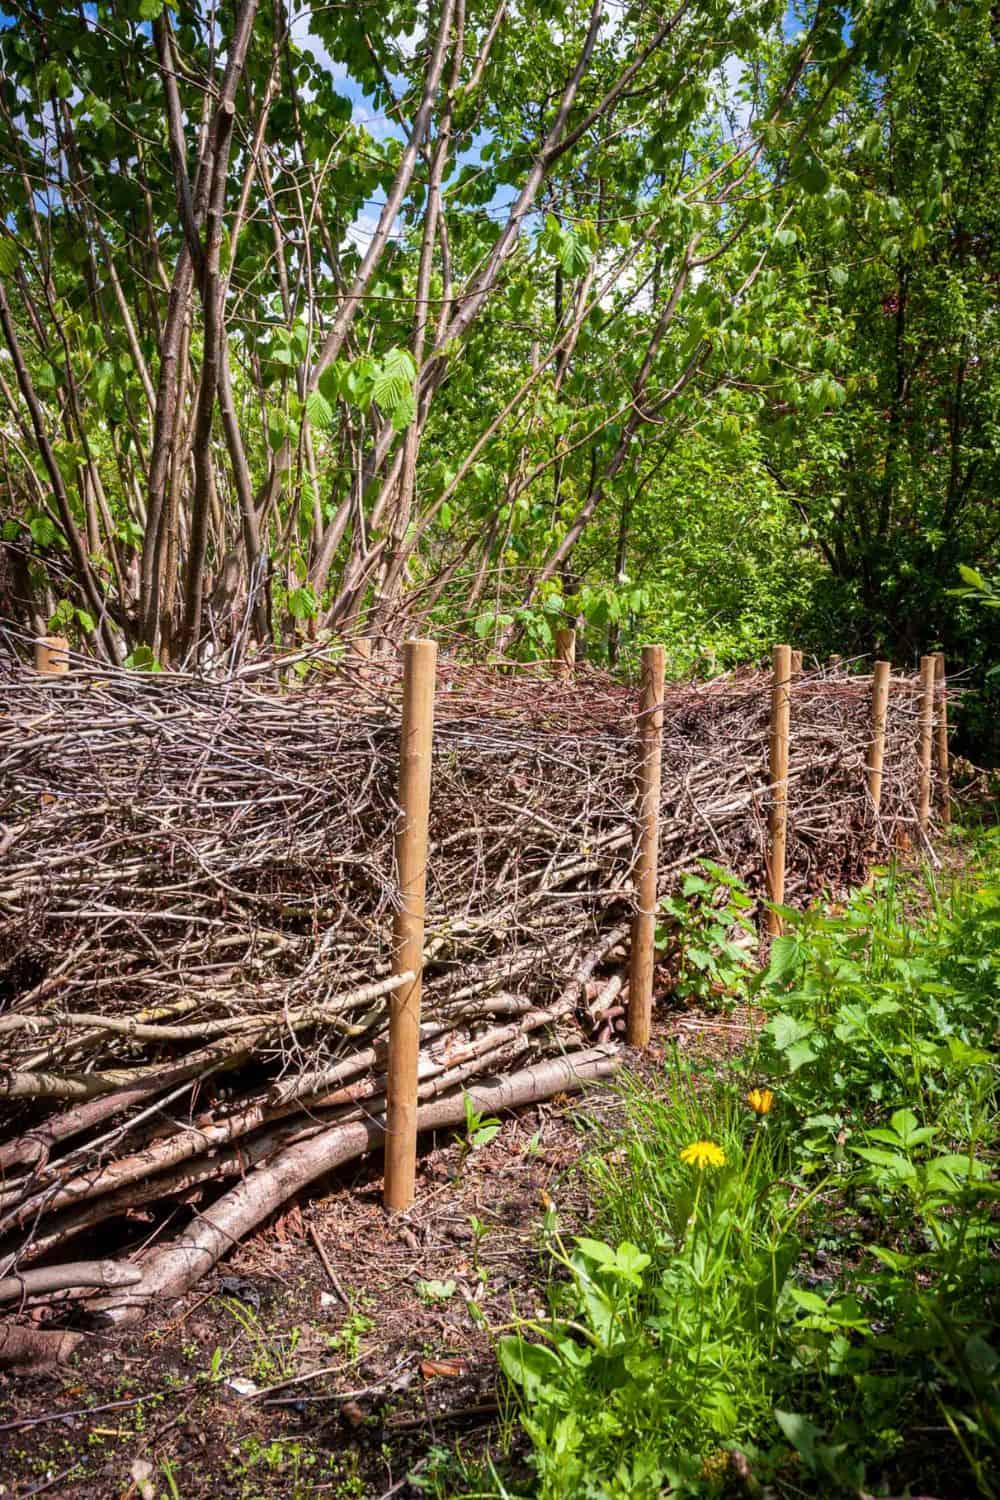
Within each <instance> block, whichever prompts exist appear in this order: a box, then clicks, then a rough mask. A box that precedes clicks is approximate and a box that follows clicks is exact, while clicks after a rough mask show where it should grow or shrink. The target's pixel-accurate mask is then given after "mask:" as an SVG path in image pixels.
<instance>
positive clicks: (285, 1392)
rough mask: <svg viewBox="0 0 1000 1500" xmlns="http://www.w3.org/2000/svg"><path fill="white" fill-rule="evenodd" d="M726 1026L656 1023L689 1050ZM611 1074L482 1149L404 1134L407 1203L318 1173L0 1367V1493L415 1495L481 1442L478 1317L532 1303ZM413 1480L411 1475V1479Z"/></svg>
mask: <svg viewBox="0 0 1000 1500" xmlns="http://www.w3.org/2000/svg"><path fill="white" fill-rule="evenodd" d="M745 1035H746V1030H745V1022H742V1021H740V1020H739V1019H737V1018H734V1019H731V1020H726V1019H723V1018H720V1017H718V1016H702V1015H698V1014H697V1013H694V1012H683V1013H677V1012H674V1013H673V1014H671V1015H667V1016H664V1017H662V1018H661V1021H660V1024H659V1027H658V1030H657V1035H656V1038H655V1041H654V1044H653V1046H652V1047H651V1048H650V1051H649V1053H648V1054H647V1055H646V1057H645V1058H644V1059H643V1063H642V1071H643V1072H644V1073H651V1074H655V1073H656V1072H657V1071H658V1070H659V1068H660V1066H661V1063H662V1059H663V1055H664V1052H665V1050H666V1047H667V1045H668V1044H669V1043H670V1042H671V1041H676V1042H677V1044H678V1045H679V1046H681V1047H683V1048H684V1049H686V1050H687V1051H689V1052H691V1053H695V1054H699V1055H700V1054H704V1055H705V1056H706V1057H709V1058H711V1057H719V1056H724V1055H726V1054H728V1053H730V1052H732V1051H734V1050H736V1049H737V1048H738V1047H739V1046H740V1045H741V1042H742V1040H743V1039H744V1037H745ZM615 1110H616V1102H615V1094H614V1090H613V1087H607V1086H605V1087H601V1088H595V1089H592V1090H591V1091H590V1092H589V1093H588V1094H587V1095H586V1096H583V1097H581V1096H574V1097H573V1098H568V1097H566V1096H563V1097H562V1098H559V1099H556V1100H554V1101H551V1102H549V1103H547V1104H543V1105H539V1106H536V1107H534V1108H531V1109H527V1110H524V1111H521V1112H520V1113H519V1114H517V1115H516V1116H514V1117H508V1118H506V1119H505V1120H504V1122H503V1124H502V1127H501V1129H500V1130H499V1132H498V1133H497V1134H496V1136H495V1137H494V1139H493V1140H492V1141H490V1142H489V1143H488V1144H485V1145H482V1146H479V1147H477V1148H475V1149H470V1147H469V1144H468V1141H467V1140H466V1139H465V1138H464V1136H463V1135H462V1134H456V1133H452V1132H448V1133H444V1132H442V1133H441V1134H439V1135H438V1136H437V1137H436V1138H431V1139H429V1140H427V1141H426V1142H425V1143H423V1149H422V1152H421V1159H420V1166H419V1176H418V1184H417V1200H416V1203H415V1206H414V1208H413V1210H412V1211H411V1212H410V1213H409V1214H408V1215H406V1216H405V1217H397V1218H393V1219H390V1218H387V1216H386V1215H385V1214H384V1212H383V1210H382V1207H381V1172H380V1163H379V1162H378V1161H377V1160H370V1161H364V1162H361V1163H359V1164H357V1165H356V1166H355V1167H354V1168H353V1169H352V1170H348V1171H345V1172H343V1173H341V1174H338V1175H336V1176H335V1177H331V1178H330V1179H329V1180H328V1181H327V1182H325V1183H322V1184H320V1185H319V1187H318V1188H317V1190H316V1191H314V1192H313V1193H311V1194H309V1195H303V1196H302V1197H301V1198H300V1199H299V1200H298V1201H297V1202H295V1203H294V1204H293V1205H292V1206H291V1207H290V1208H289V1209H287V1210H286V1211H285V1212H284V1213H283V1214H282V1215H281V1216H280V1217H278V1218H276V1219H274V1220H272V1221H270V1223H268V1224H267V1225H266V1226H265V1227H263V1228H262V1229H261V1230H260V1231H259V1232H258V1233H257V1234H255V1235H254V1236H253V1237H252V1238H250V1239H249V1240H247V1241H246V1242H245V1243H243V1244H242V1245H240V1246H238V1247H237V1248H236V1249H235V1250H234V1251H233V1253H232V1255H230V1256H229V1257H228V1258H227V1260H226V1261H225V1262H224V1263H223V1264H222V1265H221V1266H220V1267H219V1268H218V1270H217V1271H216V1272H214V1273H213V1274H212V1275H211V1276H210V1277H207V1278H206V1279H205V1280H204V1281H203V1282H202V1283H200V1284H199V1286H198V1287H196V1288H195V1290H194V1291H193V1292H191V1293H190V1294H189V1295H188V1296H186V1297H184V1298H183V1299H181V1300H179V1301H175V1302H172V1303H170V1304H167V1305H165V1306H162V1307H160V1308H158V1309H157V1310H156V1311H155V1313H151V1314H150V1316H149V1317H148V1318H147V1319H146V1321H145V1322H144V1323H143V1324H141V1325H140V1326H138V1327H136V1328H132V1329H128V1330H125V1331H115V1332H97V1333H90V1334H88V1336H87V1340H86V1343H85V1344H84V1345H83V1346H81V1348H80V1349H79V1350H78V1351H77V1352H76V1354H75V1355H74V1356H73V1359H72V1363H71V1364H70V1365H68V1366H65V1367H61V1368H59V1369H58V1370H57V1371H50V1372H47V1373H44V1374H42V1373H39V1374H35V1375H14V1374H10V1373H4V1374H0V1496H3V1497H4V1500H8V1497H9V1500H14V1497H16V1500H25V1497H27V1496H33V1495H45V1496H47V1497H49V1500H57V1497H61V1496H67V1497H70V1496H72V1497H79V1500H111V1497H114V1500H118V1497H123V1500H124V1497H128V1500H152V1497H153V1496H154V1495H155V1496H157V1497H160V1500H167V1497H169V1500H230V1497H232V1500H270V1497H278V1496H280V1497H282V1500H299V1497H302V1500H304V1497H307V1496H313V1495H316V1496H331V1497H337V1500H383V1497H386V1500H388V1497H389V1496H398V1497H399V1500H413V1497H416V1496H418V1495H420V1494H421V1493H424V1491H422V1490H421V1488H420V1479H421V1478H422V1477H423V1478H424V1479H425V1480H426V1479H427V1477H428V1473H429V1470H430V1469H431V1468H432V1467H433V1465H434V1463H435V1460H436V1456H438V1455H439V1454H440V1452H441V1450H442V1449H449V1448H452V1447H454V1445H455V1443H456V1442H461V1443H462V1446H463V1448H466V1449H468V1451H470V1452H474V1453H475V1452H483V1451H485V1450H486V1449H488V1448H489V1447H490V1445H491V1444H495V1443H496V1442H497V1441H498V1439H499V1434H500V1431H501V1428H502V1424H503V1411H502V1403H503V1395H502V1392H501V1391H498V1385H497V1367H496V1362H495V1358H494V1355H493V1338H494V1333H493V1330H496V1329H497V1328H498V1327H500V1326H501V1325H503V1324H504V1323H505V1322H507V1321H508V1320H509V1318H510V1315H511V1311H512V1310H513V1309H515V1308H516V1309H517V1311H518V1312H520V1313H528V1312H532V1311H535V1310H537V1309H540V1308H543V1307H544V1306H545V1283H546V1277H547V1270H546V1266H545V1261H544V1257H540V1256H539V1253H538V1247H539V1232H540V1225H541V1221H542V1218H543V1216H544V1214H545V1213H546V1210H547V1209H549V1208H550V1207H551V1206H552V1205H553V1204H554V1205H555V1206H556V1207H557V1211H558V1214H559V1223H560V1227H561V1228H562V1229H563V1230H565V1231H566V1232H567V1233H569V1234H572V1233H573V1232H579V1231H580V1230H581V1229H582V1228H583V1227H584V1226H585V1225H586V1224H587V1220H588V1213H589V1205H588V1201H587V1190H586V1184H585V1182H584V1180H583V1177H582V1174H580V1173H579V1172H576V1171H574V1170H573V1168H574V1165H575V1163H576V1162H577V1161H578V1160H579V1158H580V1156H581V1154H582V1153H584V1152H585V1151H586V1150H587V1149H588V1148H589V1147H591V1146H592V1145H593V1141H594V1135H593V1128H594V1126H595V1125H599V1124H600V1123H602V1122H603V1123H605V1124H610V1123H611V1122H612V1120H613V1118H614V1114H615ZM176 1228H177V1221H176V1219H174V1220H168V1221H163V1222H161V1221H160V1220H152V1219H144V1218H142V1217H141V1216H140V1215H138V1214H137V1215H136V1221H135V1222H134V1223H131V1224H126V1223H124V1222H123V1221H117V1223H116V1224H115V1225H114V1226H110V1227H109V1230H108V1232H107V1234H105V1235H104V1236H103V1237H102V1238H99V1239H95V1240H94V1241H93V1242H92V1244H91V1245H90V1247H89V1249H88V1253H89V1252H90V1251H92V1252H93V1253H95V1254H110V1253H116V1254H119V1255H121V1254H127V1253H128V1252H129V1250H132V1251H134V1250H135V1249H137V1248H138V1246H139V1245H141V1244H142V1243H143V1242H144V1241H148V1240H149V1239H150V1237H151V1236H153V1235H157V1234H160V1233H172V1232H174V1231H175V1230H176ZM411 1476H412V1477H411Z"/></svg>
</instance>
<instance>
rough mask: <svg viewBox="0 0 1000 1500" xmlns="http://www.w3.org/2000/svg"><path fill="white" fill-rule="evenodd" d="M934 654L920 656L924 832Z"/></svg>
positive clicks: (924, 825) (923, 828)
mask: <svg viewBox="0 0 1000 1500" xmlns="http://www.w3.org/2000/svg"><path fill="white" fill-rule="evenodd" d="M935 666H936V662H935V659H934V657H933V656H922V657H921V658H920V715H919V726H920V732H919V738H918V742H917V759H918V764H919V770H920V778H919V805H918V809H917V813H918V821H919V823H920V828H921V831H922V832H923V833H926V832H927V825H928V824H929V823H930V820H931V749H932V747H933V742H934V670H935Z"/></svg>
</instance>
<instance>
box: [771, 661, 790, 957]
mask: <svg viewBox="0 0 1000 1500" xmlns="http://www.w3.org/2000/svg"><path fill="white" fill-rule="evenodd" d="M791 677H792V651H791V648H790V647H789V646H775V648H774V650H773V652H772V670H771V737H770V745H769V752H770V753H769V762H770V764H769V771H770V781H771V810H770V814H769V817H768V829H769V834H770V839H769V842H770V850H769V854H768V860H767V895H768V899H769V900H770V901H773V902H775V903H777V904H778V905H779V906H780V905H781V903H782V902H783V901H784V899H785V851H786V848H787V845H788V736H789V729H790V725H791V708H792V695H791V693H790V691H789V685H790V683H791ZM767 930H768V932H769V933H770V935H771V936H772V937H778V936H779V935H780V933H781V917H780V916H779V915H778V913H777V912H776V911H769V912H768V914H767Z"/></svg>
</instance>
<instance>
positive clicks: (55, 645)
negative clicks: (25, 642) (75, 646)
mask: <svg viewBox="0 0 1000 1500" xmlns="http://www.w3.org/2000/svg"><path fill="white" fill-rule="evenodd" d="M68 651H69V641H68V640H67V639H66V637H65V636H64V635H40V636H39V637H38V639H37V640H36V641H35V671H36V672H41V673H42V674H43V675H44V676H46V677H51V676H54V675H56V674H58V673H61V672H68V671H69V657H68V655H67V654H66V653H67V652H68Z"/></svg>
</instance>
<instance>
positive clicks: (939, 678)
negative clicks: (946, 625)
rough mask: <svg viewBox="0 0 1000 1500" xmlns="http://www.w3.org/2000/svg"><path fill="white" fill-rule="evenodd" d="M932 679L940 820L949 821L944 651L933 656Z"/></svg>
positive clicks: (946, 693)
mask: <svg viewBox="0 0 1000 1500" xmlns="http://www.w3.org/2000/svg"><path fill="white" fill-rule="evenodd" d="M934 680H935V682H936V683H937V686H938V689H939V691H940V695H941V701H940V703H939V705H938V717H937V766H938V787H939V793H940V798H941V822H942V823H944V824H945V825H947V824H948V823H950V822H951V774H950V768H949V764H948V676H947V673H946V672H945V668H944V652H943V651H938V652H936V654H935V656H934Z"/></svg>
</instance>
